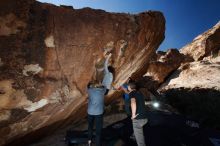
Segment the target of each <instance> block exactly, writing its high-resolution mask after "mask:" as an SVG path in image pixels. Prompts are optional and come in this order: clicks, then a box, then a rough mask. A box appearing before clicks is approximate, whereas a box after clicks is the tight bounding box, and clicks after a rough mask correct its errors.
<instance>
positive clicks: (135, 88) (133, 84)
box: [128, 82, 137, 90]
mask: <svg viewBox="0 0 220 146" xmlns="http://www.w3.org/2000/svg"><path fill="white" fill-rule="evenodd" d="M128 86H129V87H130V88H131V89H132V90H137V85H136V84H135V83H134V82H131V83H129V84H128Z"/></svg>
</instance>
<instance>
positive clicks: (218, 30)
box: [180, 22, 220, 61]
mask: <svg viewBox="0 0 220 146" xmlns="http://www.w3.org/2000/svg"><path fill="white" fill-rule="evenodd" d="M219 49H220V22H218V23H217V24H216V25H215V26H214V27H213V28H211V29H209V30H208V31H206V32H204V33H203V34H201V35H199V36H197V37H196V38H195V39H194V40H193V42H192V43H190V44H188V45H186V46H185V47H183V48H181V49H180V52H181V53H183V54H185V55H187V56H190V57H192V58H193V59H194V60H195V61H198V60H202V59H203V58H204V57H207V56H210V55H213V56H215V55H216V54H218V50H219Z"/></svg>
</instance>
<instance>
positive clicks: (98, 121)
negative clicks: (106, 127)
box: [88, 115, 103, 146]
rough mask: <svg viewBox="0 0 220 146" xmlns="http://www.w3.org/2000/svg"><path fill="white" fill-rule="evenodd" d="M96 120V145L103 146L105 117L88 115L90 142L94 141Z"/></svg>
mask: <svg viewBox="0 0 220 146" xmlns="http://www.w3.org/2000/svg"><path fill="white" fill-rule="evenodd" d="M94 120H95V126H96V138H95V143H96V146H101V133H102V125H103V115H88V140H92V135H93V125H94Z"/></svg>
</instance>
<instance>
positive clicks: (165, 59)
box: [145, 49, 185, 84]
mask: <svg viewBox="0 0 220 146" xmlns="http://www.w3.org/2000/svg"><path fill="white" fill-rule="evenodd" d="M156 56H157V57H156V58H155V60H152V61H151V62H150V64H149V67H148V69H147V73H146V74H145V76H151V77H152V78H153V79H154V80H155V81H157V82H158V83H159V84H160V83H163V82H164V80H165V78H166V77H167V76H168V75H170V73H171V72H173V71H175V70H176V69H177V68H178V67H179V66H180V64H181V63H182V62H183V61H184V59H185V58H184V55H183V54H180V53H179V51H178V50H177V49H169V50H168V51H167V52H166V53H165V54H164V55H163V54H161V53H160V52H159V53H158V54H157V55H156Z"/></svg>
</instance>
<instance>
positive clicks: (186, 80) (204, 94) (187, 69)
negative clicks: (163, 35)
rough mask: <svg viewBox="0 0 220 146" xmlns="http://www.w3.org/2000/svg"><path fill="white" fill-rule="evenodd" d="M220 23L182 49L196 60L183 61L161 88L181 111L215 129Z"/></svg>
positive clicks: (219, 79)
mask: <svg viewBox="0 0 220 146" xmlns="http://www.w3.org/2000/svg"><path fill="white" fill-rule="evenodd" d="M219 24H220V23H218V24H217V25H216V26H214V27H213V28H212V29H210V30H209V31H207V32H205V33H204V34H202V35H200V36H199V37H197V38H196V39H194V41H193V42H192V43H191V44H189V45H187V46H186V47H183V48H182V49H181V52H182V53H184V54H185V55H189V56H191V57H193V59H194V60H196V61H194V62H188V63H184V64H182V65H181V66H180V67H179V68H178V69H177V70H176V71H175V72H174V73H173V74H172V75H171V76H170V77H169V79H168V80H166V82H165V83H163V84H162V85H161V87H160V91H161V92H163V93H164V94H165V95H166V97H167V98H168V101H169V102H170V103H171V104H172V105H173V106H174V107H176V108H177V109H178V110H179V111H181V112H182V113H184V114H186V115H189V116H192V117H194V118H196V119H199V120H200V122H201V124H204V125H205V126H209V127H215V128H220V124H219V123H220V116H219V115H220V112H219V111H220V109H219V105H220V76H219V74H220V53H219V52H220V46H219V45H220V43H219V40H220V38H219V37H220V25H219ZM197 60H200V61H197Z"/></svg>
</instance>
